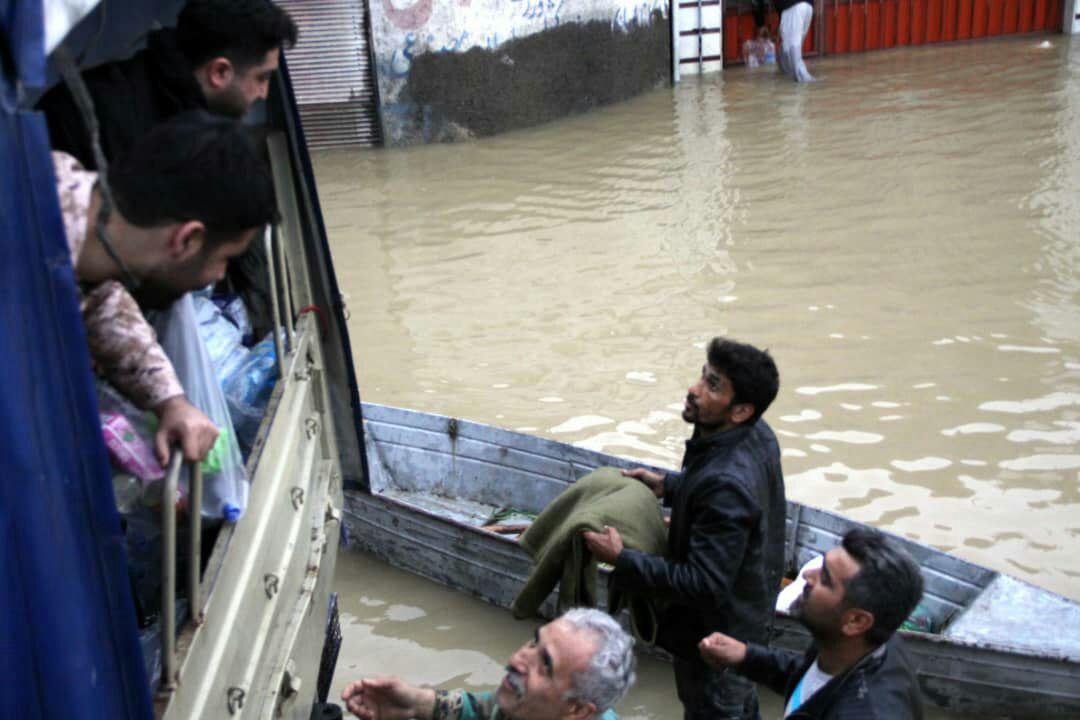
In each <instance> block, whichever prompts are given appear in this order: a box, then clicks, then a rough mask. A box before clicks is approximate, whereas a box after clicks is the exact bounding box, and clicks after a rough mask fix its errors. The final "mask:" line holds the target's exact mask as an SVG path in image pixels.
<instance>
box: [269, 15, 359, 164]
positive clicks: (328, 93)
mask: <svg viewBox="0 0 1080 720" xmlns="http://www.w3.org/2000/svg"><path fill="white" fill-rule="evenodd" d="M278 2H279V4H280V5H281V6H282V7H284V8H285V9H286V10H287V11H288V12H289V14H290V15H292V17H293V19H294V20H295V21H296V24H297V26H299V28H300V40H299V42H297V43H296V47H294V48H293V49H292V50H289V51H288V52H287V53H286V58H287V60H288V62H289V74H290V75H291V76H292V82H293V90H294V92H295V93H296V101H297V103H298V104H299V106H300V119H301V121H302V122H303V124H304V135H305V136H306V137H307V141H308V145H309V146H310V147H312V148H318V147H337V146H341V145H378V144H379V143H380V137H379V120H378V113H377V109H376V107H375V79H374V72H373V69H372V67H371V53H370V52H369V50H368V19H367V13H368V3H367V0H278Z"/></svg>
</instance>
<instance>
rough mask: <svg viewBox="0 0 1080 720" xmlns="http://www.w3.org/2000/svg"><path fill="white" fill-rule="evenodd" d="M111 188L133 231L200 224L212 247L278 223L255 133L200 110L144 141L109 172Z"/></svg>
mask: <svg viewBox="0 0 1080 720" xmlns="http://www.w3.org/2000/svg"><path fill="white" fill-rule="evenodd" d="M109 186H110V188H111V189H112V193H113V199H114V200H115V202H116V206H117V208H118V209H119V211H120V213H121V214H122V215H123V216H124V219H125V220H127V221H128V222H130V223H131V224H133V225H136V226H138V227H154V226H157V225H162V224H165V223H169V222H185V221H188V220H199V221H201V222H202V223H203V224H204V225H206V228H207V235H208V238H209V239H210V240H211V242H213V241H217V240H220V239H224V238H226V237H232V236H235V235H236V234H238V233H240V232H242V231H244V230H250V229H251V228H255V227H261V226H263V225H266V224H267V223H270V222H276V221H277V218H278V211H277V199H276V197H275V195H274V181H273V178H272V177H271V175H270V169H269V168H268V167H267V165H266V162H265V161H264V160H263V159H262V157H261V156H260V154H259V152H258V149H257V146H256V144H255V141H254V139H253V137H252V135H251V130H250V129H249V128H247V127H245V126H244V125H241V124H240V123H239V122H236V121H234V120H227V119H224V118H220V117H215V116H213V115H210V114H209V113H207V112H204V111H201V110H198V111H193V112H187V113H183V114H181V115H177V116H175V117H173V118H170V119H169V120H168V121H167V122H165V123H162V124H161V125H158V126H156V127H155V128H154V129H153V130H151V131H150V132H149V133H147V134H146V135H144V136H143V137H141V138H140V139H139V140H138V142H136V143H135V145H134V146H132V148H131V149H130V150H129V151H128V152H126V153H124V154H123V155H121V156H120V157H119V158H118V159H117V161H116V162H114V163H113V164H112V165H111V166H110V167H109Z"/></svg>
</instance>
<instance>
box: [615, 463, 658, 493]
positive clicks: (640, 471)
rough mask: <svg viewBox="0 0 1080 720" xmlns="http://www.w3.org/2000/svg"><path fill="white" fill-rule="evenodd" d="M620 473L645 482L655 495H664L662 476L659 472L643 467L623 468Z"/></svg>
mask: <svg viewBox="0 0 1080 720" xmlns="http://www.w3.org/2000/svg"><path fill="white" fill-rule="evenodd" d="M622 474H623V475H624V476H626V477H630V478H634V479H635V480H640V481H641V482H643V483H645V485H646V486H647V487H648V488H649V489H650V490H652V493H653V495H655V496H656V497H658V498H662V497H664V476H663V475H661V474H660V473H655V472H653V471H652V470H646V469H645V468H634V469H633V470H623V471H622Z"/></svg>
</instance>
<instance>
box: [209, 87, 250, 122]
mask: <svg viewBox="0 0 1080 720" xmlns="http://www.w3.org/2000/svg"><path fill="white" fill-rule="evenodd" d="M206 107H207V109H208V110H209V111H210V112H212V113H213V114H214V115H221V116H222V117H228V118H233V119H235V120H239V119H240V118H242V117H244V115H246V114H247V111H248V104H247V102H246V101H245V99H244V95H243V93H241V92H240V91H239V90H237V89H236V88H235V87H233V86H231V85H230V86H229V87H227V88H225V89H223V90H221V91H219V92H218V93H217V94H215V95H214V96H213V97H208V98H206Z"/></svg>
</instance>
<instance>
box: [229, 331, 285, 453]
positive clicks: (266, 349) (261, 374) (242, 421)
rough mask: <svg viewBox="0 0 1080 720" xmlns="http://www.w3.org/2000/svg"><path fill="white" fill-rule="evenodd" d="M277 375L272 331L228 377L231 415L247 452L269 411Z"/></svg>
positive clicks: (237, 433)
mask: <svg viewBox="0 0 1080 720" xmlns="http://www.w3.org/2000/svg"><path fill="white" fill-rule="evenodd" d="M277 375H278V372H277V355H276V353H275V352H274V336H273V334H272V333H271V334H270V335H267V336H266V337H265V338H263V340H262V341H261V342H260V343H259V344H258V345H256V346H255V347H253V348H251V351H250V352H249V353H248V356H247V358H246V359H245V361H244V362H243V363H242V364H241V365H240V367H238V368H237V369H236V372H234V373H233V374H232V375H230V376H229V377H228V378H226V379H225V383H224V386H225V387H224V390H225V398H226V400H227V402H228V404H229V414H230V415H231V417H232V419H233V423H234V424H235V426H236V435H237V437H238V438H239V440H240V447H241V449H242V450H243V451H244V453H245V454H247V453H250V452H251V447H252V445H253V444H254V443H255V435H256V434H257V433H258V431H259V425H260V424H261V423H262V419H263V416H264V415H265V414H266V407H267V405H269V403H270V395H271V393H272V392H273V391H274V383H275V381H276V380H277Z"/></svg>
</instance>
